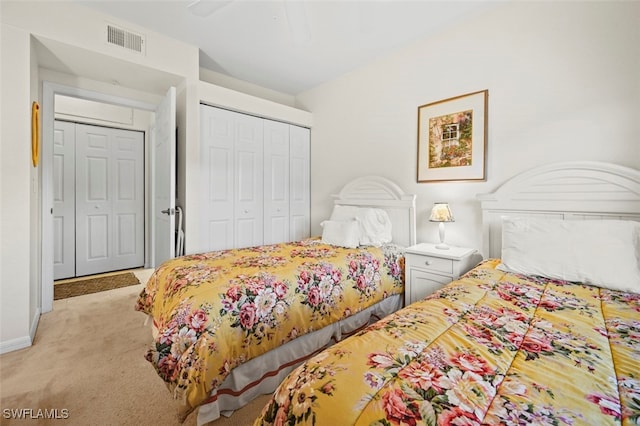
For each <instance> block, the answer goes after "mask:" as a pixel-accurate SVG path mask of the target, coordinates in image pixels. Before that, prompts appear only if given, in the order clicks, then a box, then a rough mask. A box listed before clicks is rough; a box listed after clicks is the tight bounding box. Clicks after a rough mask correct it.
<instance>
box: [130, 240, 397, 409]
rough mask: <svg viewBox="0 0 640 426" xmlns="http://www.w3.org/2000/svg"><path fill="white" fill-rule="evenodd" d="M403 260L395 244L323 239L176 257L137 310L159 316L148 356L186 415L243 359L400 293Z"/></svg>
mask: <svg viewBox="0 0 640 426" xmlns="http://www.w3.org/2000/svg"><path fill="white" fill-rule="evenodd" d="M402 263H403V257H402V254H401V250H400V248H398V247H396V246H391V245H389V246H384V247H382V248H375V247H367V248H362V249H344V248H340V247H335V246H330V245H326V244H322V243H321V242H320V241H319V240H317V239H309V240H304V241H300V242H295V243H286V244H276V245H267V246H260V247H252V248H246V249H237V250H225V251H215V252H210V253H203V254H197V255H190V256H184V257H180V258H177V259H172V260H169V261H167V262H165V263H164V264H163V265H161V266H160V267H158V268H157V269H156V271H155V272H154V274H153V275H152V276H151V278H150V279H149V281H148V283H147V285H146V287H145V289H144V290H143V291H142V292H141V294H140V296H139V298H138V300H137V303H136V307H135V308H136V309H137V310H139V311H142V312H145V313H147V314H149V315H150V316H151V317H152V318H153V323H154V344H153V346H152V348H151V349H149V351H148V353H147V355H146V359H147V360H148V361H150V362H151V363H152V364H153V365H154V367H155V368H156V370H157V372H158V374H159V375H160V377H162V379H163V380H165V382H166V383H167V385H168V387H169V388H170V389H171V390H172V391H173V393H174V397H175V398H176V399H178V400H180V401H181V402H182V403H183V404H185V406H186V412H187V413H188V411H190V410H191V409H193V408H195V407H197V406H199V405H201V404H202V403H203V402H205V400H206V399H207V398H208V397H209V395H210V393H211V391H212V390H214V389H216V388H217V387H218V386H219V385H220V384H221V383H222V382H223V381H224V379H225V377H226V376H227V375H228V374H229V372H230V371H231V370H232V369H233V368H234V367H236V366H238V365H240V364H241V363H243V362H246V361H248V360H250V359H252V358H255V357H257V356H259V355H262V354H264V353H265V352H267V351H269V350H270V349H273V348H275V347H278V346H280V345H282V344H284V343H286V342H288V341H291V340H293V339H294V338H296V337H297V336H301V335H303V334H306V333H309V332H312V331H315V330H319V329H321V328H322V327H325V326H327V325H329V324H332V323H334V322H336V321H339V320H341V319H343V318H347V317H349V316H350V315H352V314H355V313H357V312H360V311H361V310H363V309H365V308H367V307H369V306H371V305H373V304H375V303H377V302H379V301H381V300H382V299H384V298H386V297H388V296H390V295H393V294H402V292H403V290H404V277H403V264H402ZM183 414H184V413H183Z"/></svg>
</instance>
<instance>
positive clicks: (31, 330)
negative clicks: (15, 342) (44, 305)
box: [29, 308, 41, 346]
mask: <svg viewBox="0 0 640 426" xmlns="http://www.w3.org/2000/svg"><path fill="white" fill-rule="evenodd" d="M40 314H41V313H40V308H37V309H36V312H35V313H34V314H33V319H32V320H31V327H30V328H29V336H30V337H31V342H30V343H29V346H31V344H32V343H33V341H34V340H35V338H36V331H37V330H38V324H39V323H40Z"/></svg>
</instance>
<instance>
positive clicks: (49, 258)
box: [40, 81, 176, 313]
mask: <svg viewBox="0 0 640 426" xmlns="http://www.w3.org/2000/svg"><path fill="white" fill-rule="evenodd" d="M169 95H171V96H169ZM58 96H67V97H72V98H77V99H83V100H89V101H95V102H97V103H101V104H104V105H116V106H124V107H128V108H132V109H134V110H136V111H137V110H140V111H146V112H148V113H149V114H151V122H150V123H149V126H148V128H147V130H149V132H148V133H146V141H145V142H146V143H145V162H146V164H148V165H150V167H146V168H145V188H148V190H147V191H146V195H147V196H146V197H145V212H146V213H147V215H146V219H147V220H146V221H145V238H144V239H145V245H146V248H147V249H146V250H145V262H144V263H145V266H146V267H152V266H154V265H155V263H154V262H155V259H154V257H153V254H154V252H159V250H158V248H157V247H156V246H157V245H158V240H159V239H158V237H157V234H158V232H159V231H158V229H157V228H158V227H159V225H158V223H157V221H156V220H154V214H153V213H152V212H154V210H155V209H156V204H157V202H155V201H153V200H156V199H159V197H158V196H157V195H156V194H158V192H159V191H163V192H164V193H167V194H169V193H170V194H173V191H175V189H174V188H175V187H174V186H171V187H170V188H160V187H159V184H158V182H156V181H154V180H153V179H151V176H152V175H154V174H155V173H154V170H155V168H160V170H163V171H164V172H169V174H170V176H171V179H175V122H176V117H175V88H174V87H170V88H169V91H168V94H167V96H165V97H160V104H148V103H144V102H139V101H135V100H132V99H128V98H122V97H119V96H113V95H108V94H105V93H101V92H94V91H91V90H87V89H81V88H78V87H71V86H64V85H60V84H56V83H50V82H47V81H44V82H43V93H42V129H43V131H42V138H43V139H42V147H41V150H42V152H41V158H42V163H41V165H42V167H41V191H42V192H41V194H42V203H41V208H42V231H41V236H42V239H41V241H42V256H41V286H42V287H41V291H42V293H41V299H40V304H41V313H46V312H49V311H51V310H52V309H53V281H54V267H53V265H54V261H53V257H54V237H53V234H54V226H53V198H54V197H53V168H54V165H53V147H54V142H53V135H54V132H53V129H54V122H55V118H56V117H55V115H56V114H55V110H56V106H55V105H56V101H55V99H56V97H58ZM158 129H161V130H162V133H160V134H162V135H166V138H165V137H158V136H155V135H156V134H158V133H159V132H158ZM168 129H172V131H169V130H168ZM157 141H162V146H168V147H169V150H170V152H169V155H166V156H165V157H166V158H168V159H169V161H167V164H166V165H165V164H158V160H157V158H156V157H155V156H154V155H155V154H154V150H155V148H154V146H155V145H156V144H157V143H158V142H157ZM172 185H173V183H172ZM167 202H168V203H172V204H170V205H169V206H168V208H167V209H166V210H168V211H170V212H171V213H172V214H173V212H175V198H173V197H171V198H169V199H168V200H167ZM160 208H162V209H165V207H160V206H158V210H159V209H160ZM171 219H173V217H172V218H171ZM173 224H174V222H173V220H171V221H169V223H168V225H169V226H173ZM161 231H163V232H164V233H168V230H161ZM171 232H172V234H171V236H172V237H173V232H174V230H173V228H171ZM169 247H170V248H173V247H172V246H171V245H169ZM168 257H173V251H171V252H169V256H168Z"/></svg>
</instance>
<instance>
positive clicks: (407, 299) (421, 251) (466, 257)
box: [404, 243, 476, 306]
mask: <svg viewBox="0 0 640 426" xmlns="http://www.w3.org/2000/svg"><path fill="white" fill-rule="evenodd" d="M475 252H476V249H472V248H467V247H450V248H449V250H440V249H437V248H436V245H435V244H430V243H421V244H416V245H415V246H411V247H409V248H407V249H406V250H405V266H404V268H405V269H404V271H405V287H404V304H405V306H406V305H409V304H411V303H413V302H415V301H417V300H420V299H423V298H425V297H427V296H428V295H430V294H431V293H433V292H434V291H436V290H438V289H439V288H441V287H444V286H445V285H446V284H449V283H450V282H451V281H453V280H457V279H458V278H460V275H463V274H464V273H466V272H467V271H468V270H469V269H471V268H473V267H474V266H475V263H476V259H474V257H475V256H472V255H473V253H475Z"/></svg>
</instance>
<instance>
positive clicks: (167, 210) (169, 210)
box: [160, 207, 175, 216]
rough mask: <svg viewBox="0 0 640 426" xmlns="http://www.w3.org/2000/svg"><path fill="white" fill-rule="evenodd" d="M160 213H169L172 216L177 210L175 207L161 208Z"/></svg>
mask: <svg viewBox="0 0 640 426" xmlns="http://www.w3.org/2000/svg"><path fill="white" fill-rule="evenodd" d="M160 213H164V214H168V215H169V216H171V215H172V214H174V213H175V210H174V209H173V207H170V208H168V209H166V210H161V211H160Z"/></svg>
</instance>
